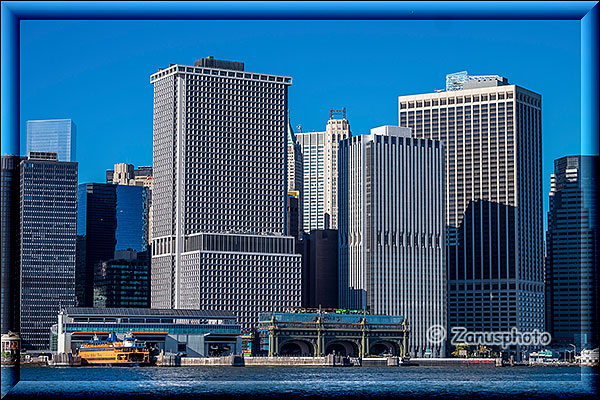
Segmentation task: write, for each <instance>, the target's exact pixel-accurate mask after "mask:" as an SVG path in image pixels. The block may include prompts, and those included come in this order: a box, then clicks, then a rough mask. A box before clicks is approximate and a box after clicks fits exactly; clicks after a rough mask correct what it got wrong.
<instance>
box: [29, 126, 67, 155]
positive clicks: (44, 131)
mask: <svg viewBox="0 0 600 400" xmlns="http://www.w3.org/2000/svg"><path fill="white" fill-rule="evenodd" d="M76 139H77V126H76V125H75V123H74V122H73V121H71V120H70V119H46V120H36V121H27V153H28V154H29V153H30V152H32V151H35V152H51V153H57V154H58V161H68V162H73V161H75V142H76Z"/></svg>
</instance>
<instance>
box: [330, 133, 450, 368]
mask: <svg viewBox="0 0 600 400" xmlns="http://www.w3.org/2000/svg"><path fill="white" fill-rule="evenodd" d="M410 133H411V132H410V129H408V128H400V127H394V126H383V127H379V128H375V129H372V130H371V134H370V135H362V136H356V137H352V138H349V139H345V140H343V141H342V142H341V143H340V154H339V157H340V163H339V165H340V173H339V184H340V188H339V194H340V226H339V301H340V307H344V308H352V309H367V310H369V311H371V313H374V314H388V315H402V316H404V317H405V318H406V319H407V320H408V321H409V322H410V324H411V341H410V347H409V348H408V349H407V350H408V351H409V352H410V354H411V355H413V356H415V355H417V356H422V355H423V354H424V352H425V351H427V350H430V351H431V352H432V353H433V354H434V355H435V356H438V357H439V356H442V355H444V353H445V346H444V343H431V342H429V341H428V338H427V335H426V332H427V330H428V329H429V328H430V327H432V326H434V325H440V326H442V327H446V259H445V246H444V244H445V205H444V198H445V185H444V182H445V175H444V146H443V143H442V142H440V141H437V140H432V139H417V138H412V137H411V136H410Z"/></svg>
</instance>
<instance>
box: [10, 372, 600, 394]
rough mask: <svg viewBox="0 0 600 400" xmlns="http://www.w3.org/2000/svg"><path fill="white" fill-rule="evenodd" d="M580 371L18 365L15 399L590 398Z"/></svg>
mask: <svg viewBox="0 0 600 400" xmlns="http://www.w3.org/2000/svg"><path fill="white" fill-rule="evenodd" d="M596 373H597V372H596V371H594V370H592V369H590V368H583V369H582V368H579V367H502V368H494V367H467V366H464V367H463V366H458V367H372V368H370V367H347V368H341V367H171V368H169V367H137V368H135V367H132V368H127V367H106V368H103V367H62V368H60V367H54V368H53V367H22V368H21V382H19V383H18V384H17V386H16V387H15V388H14V389H13V390H12V391H11V392H10V393H9V394H8V396H7V397H6V399H21V398H86V399H88V398H102V399H113V398H140V399H163V398H164V399H166V398H205V397H210V398H222V399H226V398H231V397H237V398H263V397H271V398H285V399H291V398H309V397H310V398H313V397H331V398H349V397H366V398H374V397H377V398H398V399H407V398H432V397H433V398H439V399H447V398H466V397H468V398H475V399H477V398H480V399H491V398H518V399H532V398H533V399H546V398H586V397H587V398H593V397H595V394H597V386H596V384H595V376H596Z"/></svg>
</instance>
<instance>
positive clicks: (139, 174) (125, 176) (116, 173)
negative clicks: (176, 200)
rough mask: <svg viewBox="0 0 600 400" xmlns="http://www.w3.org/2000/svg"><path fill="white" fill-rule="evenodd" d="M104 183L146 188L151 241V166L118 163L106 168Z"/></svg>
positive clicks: (150, 239) (150, 238)
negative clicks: (113, 166) (111, 167)
mask: <svg viewBox="0 0 600 400" xmlns="http://www.w3.org/2000/svg"><path fill="white" fill-rule="evenodd" d="M106 183H112V184H115V185H127V186H143V187H145V188H147V189H148V192H147V196H148V243H152V217H153V213H152V188H153V187H154V185H153V183H154V180H153V179H152V167H150V166H140V167H138V168H135V167H134V166H133V165H131V164H126V163H118V164H115V169H109V170H106Z"/></svg>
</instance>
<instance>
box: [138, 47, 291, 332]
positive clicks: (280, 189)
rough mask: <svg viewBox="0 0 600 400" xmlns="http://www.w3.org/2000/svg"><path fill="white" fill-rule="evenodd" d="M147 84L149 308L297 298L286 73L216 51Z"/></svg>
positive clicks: (252, 308) (245, 322) (238, 306)
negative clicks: (150, 99) (289, 213)
mask: <svg viewBox="0 0 600 400" xmlns="http://www.w3.org/2000/svg"><path fill="white" fill-rule="evenodd" d="M150 82H151V83H152V84H153V85H154V163H153V166H154V199H153V202H154V221H155V222H154V227H153V245H152V252H153V256H152V278H151V279H152V307H155V308H188V309H202V310H230V311H232V312H234V313H235V314H236V316H237V317H238V322H239V323H240V324H241V325H242V326H243V328H244V329H248V328H251V327H252V324H253V323H254V322H256V321H257V318H258V313H259V312H261V311H264V310H275V309H276V310H282V309H284V308H286V307H298V306H300V279H301V277H300V273H301V260H300V258H301V256H300V255H297V254H295V251H294V238H293V237H289V236H283V235H284V234H285V230H286V195H287V187H286V186H287V179H286V169H287V168H286V165H287V151H286V150H287V146H286V125H287V118H286V117H287V115H286V112H287V88H288V86H290V85H291V84H292V78H290V77H286V76H277V75H268V74H262V73H252V72H246V71H244V64H243V63H239V62H231V61H221V60H215V59H213V58H210V57H209V58H205V59H201V60H198V61H196V62H195V63H194V66H185V65H171V66H170V67H168V68H165V69H160V70H159V71H158V72H157V73H155V74H153V75H152V76H151V77H150Z"/></svg>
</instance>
